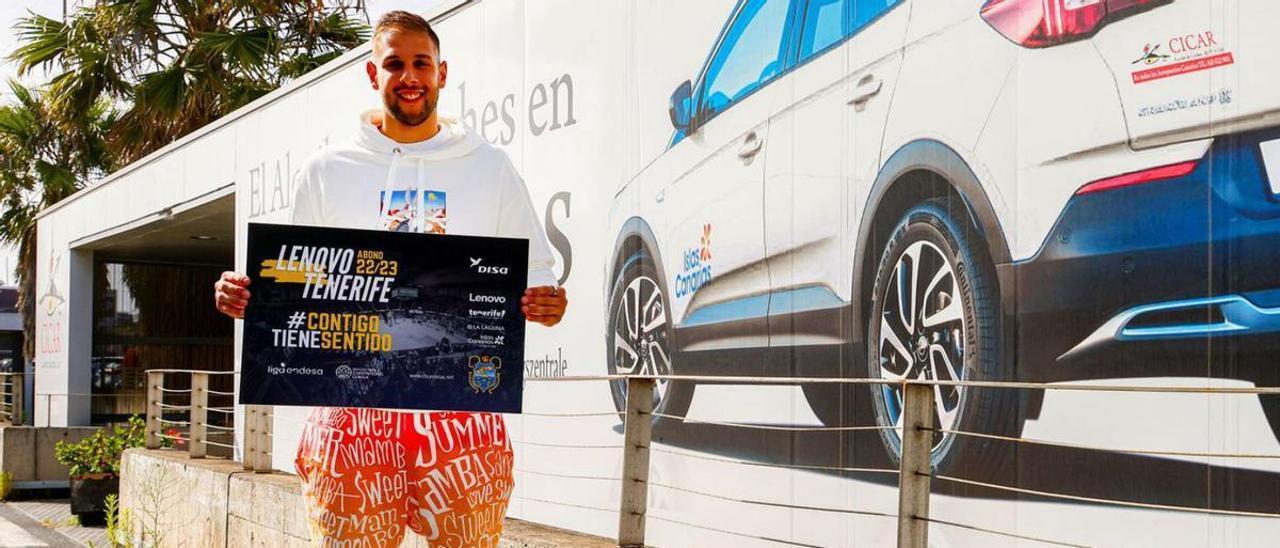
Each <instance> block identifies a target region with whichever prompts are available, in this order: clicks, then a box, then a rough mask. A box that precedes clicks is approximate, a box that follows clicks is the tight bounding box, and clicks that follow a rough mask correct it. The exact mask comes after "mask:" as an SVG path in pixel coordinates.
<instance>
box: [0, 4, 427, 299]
mask: <svg viewBox="0 0 1280 548" xmlns="http://www.w3.org/2000/svg"><path fill="white" fill-rule="evenodd" d="M448 1H451V0H365V6H366V8H367V10H368V12H369V19H370V21H371V22H372V21H376V20H377V19H378V16H380V15H382V14H383V13H386V12H388V11H390V10H395V9H403V10H408V11H414V12H418V13H425V12H427V11H429V10H431V9H433V8H435V7H436V6H438V5H440V4H443V3H445V2H448ZM91 2H92V0H65V2H64V0H0V26H2V27H3V28H0V56H6V57H7V56H8V54H9V53H10V52H12V51H13V49H14V48H15V47H16V46H17V36H16V33H15V32H13V31H12V28H13V25H14V24H16V23H17V22H18V19H20V18H22V17H26V16H27V15H28V14H29V13H37V14H40V15H44V16H47V17H53V18H61V17H62V14H63V9H64V4H65V6H66V8H65V9H69V10H74V9H75V7H76V6H79V5H88V4H89V3H91ZM17 72H18V71H17V67H16V66H15V65H14V64H13V63H11V62H9V61H8V60H7V59H0V101H7V100H8V99H9V98H10V97H11V96H12V94H11V93H10V92H9V86H8V81H9V79H11V78H17V77H18V74H17ZM43 76H44V75H43V73H39V72H38V73H36V74H32V75H29V76H28V77H27V78H23V79H22V80H23V81H24V82H25V83H35V82H38V81H40V80H42V79H43ZM16 255H17V254H16V251H15V250H14V249H13V248H11V247H7V246H0V285H9V284H12V283H14V276H13V269H14V267H15V266H16V265H17V256H16Z"/></svg>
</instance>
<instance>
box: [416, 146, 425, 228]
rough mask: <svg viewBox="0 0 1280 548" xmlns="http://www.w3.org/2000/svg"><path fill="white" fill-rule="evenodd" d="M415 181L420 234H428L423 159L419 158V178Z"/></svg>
mask: <svg viewBox="0 0 1280 548" xmlns="http://www.w3.org/2000/svg"><path fill="white" fill-rule="evenodd" d="M415 180H416V181H417V183H416V184H417V185H418V211H417V215H416V216H417V218H418V232H426V231H427V216H426V213H427V208H426V205H425V203H426V198H423V195H425V194H426V193H427V191H426V189H424V188H422V187H423V185H422V182H423V179H422V158H418V178H417V179H415Z"/></svg>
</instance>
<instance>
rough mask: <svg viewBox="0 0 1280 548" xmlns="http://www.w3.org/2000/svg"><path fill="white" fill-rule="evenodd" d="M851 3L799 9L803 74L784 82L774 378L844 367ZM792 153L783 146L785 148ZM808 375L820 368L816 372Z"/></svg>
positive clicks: (772, 314) (775, 231)
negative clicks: (841, 294)
mask: <svg viewBox="0 0 1280 548" xmlns="http://www.w3.org/2000/svg"><path fill="white" fill-rule="evenodd" d="M850 2H851V0H798V1H797V2H796V3H797V5H798V6H797V7H798V12H797V16H796V19H795V30H794V31H793V35H794V36H795V40H793V44H792V50H793V51H792V55H793V56H794V57H795V59H796V62H795V68H794V69H792V71H791V72H790V73H789V74H788V75H787V76H786V77H784V78H783V79H782V81H780V82H779V85H786V86H788V87H790V88H791V92H792V95H793V97H794V99H793V101H792V103H791V104H790V105H788V106H787V108H786V109H784V110H783V111H782V112H780V113H779V114H778V115H777V116H775V117H774V119H773V122H772V124H771V127H770V135H771V136H772V139H773V142H772V144H773V145H774V146H773V147H771V148H770V149H769V151H768V157H767V158H766V162H765V163H766V167H765V170H766V173H765V185H764V187H765V188H764V193H765V198H764V208H765V221H766V222H765V252H766V254H767V256H768V263H769V278H770V299H769V344H770V353H769V354H770V359H769V362H768V366H767V372H766V373H767V374H768V375H771V376H796V375H814V376H833V375H835V374H837V373H838V370H837V369H835V368H825V369H824V368H823V367H822V366H830V365H832V363H833V362H838V360H839V353H838V352H839V345H840V343H841V337H840V329H841V322H840V320H841V315H840V313H839V311H840V309H841V304H842V303H841V301H840V300H839V298H838V296H837V289H836V288H838V287H840V286H842V285H845V284H844V283H843V282H842V280H844V279H845V277H844V276H843V275H842V274H841V272H842V270H843V268H842V266H841V265H842V264H843V260H844V259H843V257H844V256H845V255H848V253H847V247H848V245H847V236H846V231H845V230H844V226H845V220H846V219H847V218H848V211H847V209H848V208H847V203H848V197H847V196H846V195H845V192H846V188H845V184H844V173H845V171H846V170H845V168H844V165H845V163H846V162H848V161H849V157H848V153H847V152H848V150H849V148H848V141H847V139H848V134H847V132H846V130H845V128H846V126H847V125H848V122H849V118H850V116H849V111H850V110H851V109H850V108H849V107H848V106H846V105H845V100H846V97H845V93H844V81H845V80H846V79H847V76H848V66H847V64H848V56H849V51H848V50H849V48H848V42H847V40H846V38H847V37H848V36H849V35H850V26H849V25H850V23H851V22H852V18H850V17H849V16H848V15H849V9H850V5H851V4H850ZM784 139H785V141H787V142H788V144H789V146H785V147H783V146H778V145H779V142H780V141H783V140H784ZM808 366H813V367H812V368H811V367H808Z"/></svg>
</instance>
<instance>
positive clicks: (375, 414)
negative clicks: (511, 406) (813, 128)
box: [294, 408, 514, 548]
mask: <svg viewBox="0 0 1280 548" xmlns="http://www.w3.org/2000/svg"><path fill="white" fill-rule="evenodd" d="M294 462H295V465H296V466H297V471H298V475H299V476H301V477H302V485H303V495H304V496H305V497H306V501H307V518H308V520H309V521H310V524H311V536H312V542H313V543H315V544H316V545H317V546H326V547H348V546H350V547H365V546H369V547H375V546H376V547H381V546H392V547H394V546H399V545H400V542H401V540H403V538H404V535H405V529H406V527H407V528H408V529H411V530H413V531H414V532H416V533H418V534H420V535H422V536H424V537H426V539H427V541H428V543H429V544H430V546H432V547H435V546H443V547H449V548H462V547H468V548H470V547H473V546H475V547H486V548H487V547H494V546H497V545H498V538H499V537H500V536H501V535H502V519H503V517H504V516H505V515H506V513H507V503H508V501H509V499H510V496H511V493H512V488H513V486H514V483H513V480H512V475H511V471H512V465H513V461H512V452H511V444H510V443H509V442H508V439H507V428H506V423H504V422H503V420H502V415H499V414H493V413H454V412H439V413H438V412H429V413H428V412H421V413H410V412H397V411H386V410H380V409H351V408H318V409H316V410H315V411H313V412H312V414H311V418H310V419H309V420H308V421H307V426H306V429H305V430H304V431H303V434H302V440H301V442H300V443H299V444H298V456H297V458H296V459H295V461H294Z"/></svg>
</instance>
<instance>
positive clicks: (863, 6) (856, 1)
mask: <svg viewBox="0 0 1280 548" xmlns="http://www.w3.org/2000/svg"><path fill="white" fill-rule="evenodd" d="M900 1H901V0H853V30H858V29H860V28H862V27H863V26H865V25H866V24H867V23H869V22H871V20H872V19H875V18H876V17H879V16H880V14H882V13H884V12H886V11H888V10H889V8H891V7H893V5H894V4H897V3H898V2H900Z"/></svg>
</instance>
